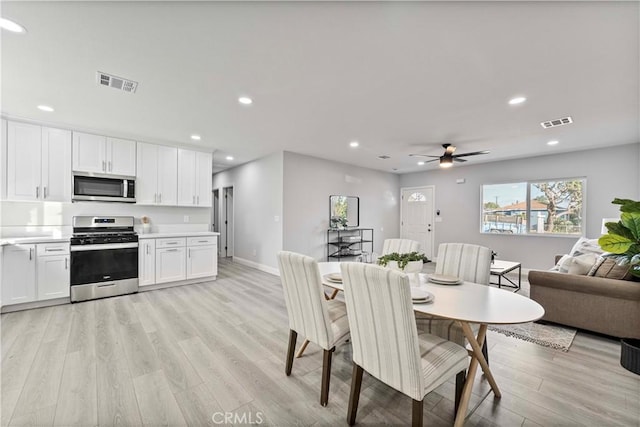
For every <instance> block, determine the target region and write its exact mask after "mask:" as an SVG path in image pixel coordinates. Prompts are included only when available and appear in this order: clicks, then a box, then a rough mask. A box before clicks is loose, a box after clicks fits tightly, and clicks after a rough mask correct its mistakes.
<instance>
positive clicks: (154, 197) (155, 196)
mask: <svg viewBox="0 0 640 427" xmlns="http://www.w3.org/2000/svg"><path fill="white" fill-rule="evenodd" d="M153 203H158V193H153Z"/></svg>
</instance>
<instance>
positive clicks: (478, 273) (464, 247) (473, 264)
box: [416, 243, 491, 408]
mask: <svg viewBox="0 0 640 427" xmlns="http://www.w3.org/2000/svg"><path fill="white" fill-rule="evenodd" d="M490 270H491V249H489V248H485V247H484V246H478V245H472V244H468V243H441V244H440V246H438V261H437V264H436V271H435V272H436V274H447V275H450V276H457V277H460V278H461V279H462V280H464V281H467V282H474V283H480V284H482V285H488V284H489V274H490ZM416 323H417V325H418V329H419V330H421V331H424V332H428V333H430V334H434V335H437V336H439V337H442V338H446V339H448V340H449V341H453V342H454V343H456V344H459V345H462V346H464V345H466V338H465V337H464V334H463V333H462V327H461V326H460V324H459V323H458V322H456V321H454V320H446V319H439V318H434V317H430V316H428V315H426V314H417V315H416ZM471 326H472V328H473V330H474V332H475V333H477V330H478V325H473V324H472V325H471ZM482 352H483V354H484V357H485V359H487V361H489V356H488V353H487V343H486V339H485V342H484V344H483V346H482ZM464 379H465V378H464V372H463V373H461V374H459V375H458V376H457V377H456V408H457V405H458V403H459V400H460V395H461V394H462V385H463V383H464Z"/></svg>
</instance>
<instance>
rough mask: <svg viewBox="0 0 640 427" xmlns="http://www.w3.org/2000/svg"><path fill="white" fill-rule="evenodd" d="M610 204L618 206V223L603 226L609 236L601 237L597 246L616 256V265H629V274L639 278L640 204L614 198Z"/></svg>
mask: <svg viewBox="0 0 640 427" xmlns="http://www.w3.org/2000/svg"><path fill="white" fill-rule="evenodd" d="M612 203H613V204H615V205H620V212H622V213H621V215H620V221H618V222H607V223H606V224H605V226H606V227H607V231H608V232H609V234H605V235H603V236H601V237H600V239H598V244H600V247H602V250H604V251H606V252H611V253H612V254H615V255H617V256H616V258H617V261H618V264H620V265H627V264H629V266H630V267H629V272H630V273H631V274H632V275H634V276H635V277H640V202H637V201H635V200H630V199H618V198H616V199H614V200H613V202H612Z"/></svg>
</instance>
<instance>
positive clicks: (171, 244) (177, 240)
mask: <svg viewBox="0 0 640 427" xmlns="http://www.w3.org/2000/svg"><path fill="white" fill-rule="evenodd" d="M186 244H187V239H186V238H185V237H172V238H168V239H156V248H158V249H160V248H177V247H180V246H185V245H186Z"/></svg>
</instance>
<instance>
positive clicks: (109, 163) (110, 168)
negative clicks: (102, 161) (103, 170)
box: [107, 160, 113, 172]
mask: <svg viewBox="0 0 640 427" xmlns="http://www.w3.org/2000/svg"><path fill="white" fill-rule="evenodd" d="M107 164H108V165H109V172H111V171H112V170H113V168H112V167H111V160H109V161H108V162H107Z"/></svg>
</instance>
